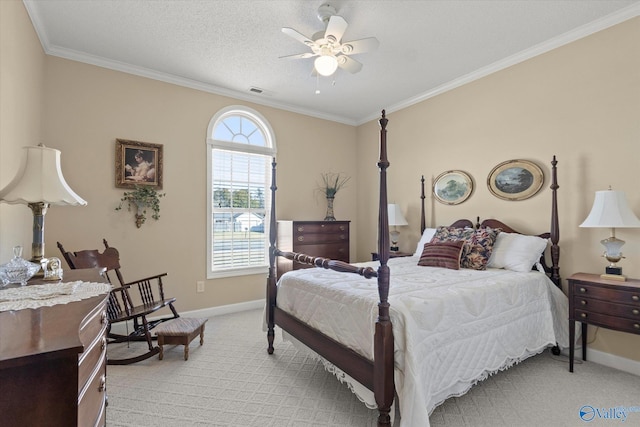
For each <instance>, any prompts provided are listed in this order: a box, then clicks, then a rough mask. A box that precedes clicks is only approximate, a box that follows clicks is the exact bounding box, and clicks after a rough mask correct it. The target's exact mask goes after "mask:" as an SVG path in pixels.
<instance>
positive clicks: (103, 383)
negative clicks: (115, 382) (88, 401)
mask: <svg viewBox="0 0 640 427" xmlns="http://www.w3.org/2000/svg"><path fill="white" fill-rule="evenodd" d="M106 388H107V377H105V376H104V375H103V376H102V377H100V385H99V386H98V391H99V392H100V393H102V392H103V391H104V390H105V389H106Z"/></svg>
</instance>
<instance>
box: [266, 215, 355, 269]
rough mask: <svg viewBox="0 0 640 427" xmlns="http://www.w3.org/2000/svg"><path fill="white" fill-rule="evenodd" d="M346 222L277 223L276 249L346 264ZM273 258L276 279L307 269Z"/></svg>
mask: <svg viewBox="0 0 640 427" xmlns="http://www.w3.org/2000/svg"><path fill="white" fill-rule="evenodd" d="M349 222H350V221H278V243H277V246H278V249H280V250H281V251H288V252H298V253H303V254H306V255H311V256H317V257H324V258H330V259H335V260H338V261H344V262H349ZM309 267H310V266H306V265H302V264H298V263H294V262H293V261H291V260H288V259H285V258H283V257H277V276H278V278H280V276H281V275H282V274H284V273H286V272H287V271H290V270H298V269H300V268H309Z"/></svg>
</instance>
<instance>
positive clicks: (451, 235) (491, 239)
mask: <svg viewBox="0 0 640 427" xmlns="http://www.w3.org/2000/svg"><path fill="white" fill-rule="evenodd" d="M500 231H501V230H499V229H495V228H488V227H487V228H481V229H478V230H474V229H473V228H454V227H438V228H437V230H436V234H435V235H434V236H433V239H431V243H441V242H450V241H454V242H455V241H463V242H464V243H465V245H464V247H463V249H462V258H461V262H460V267H462V268H471V269H473V270H486V269H487V262H488V261H489V257H490V256H491V251H492V250H493V244H494V243H495V241H496V237H497V236H498V234H499V233H500Z"/></svg>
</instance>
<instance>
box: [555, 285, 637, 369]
mask: <svg viewBox="0 0 640 427" xmlns="http://www.w3.org/2000/svg"><path fill="white" fill-rule="evenodd" d="M567 280H568V283H569V372H573V355H574V342H575V326H576V323H575V322H581V323H582V360H587V325H594V326H600V327H602V328H607V329H613V330H615V331H621V332H629V333H632V334H638V335H640V280H635V279H627V281H625V282H620V281H617V280H606V279H602V278H600V275H598V274H587V273H576V274H574V275H573V276H571V277H569V279H567Z"/></svg>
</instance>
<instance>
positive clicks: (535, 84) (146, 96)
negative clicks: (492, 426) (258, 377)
mask: <svg viewBox="0 0 640 427" xmlns="http://www.w3.org/2000/svg"><path fill="white" fill-rule="evenodd" d="M0 24H1V25H0V31H1V32H0V36H1V38H0V71H1V74H0V89H1V90H2V91H1V96H0V167H1V169H0V186H4V185H6V183H8V181H9V180H10V179H11V177H12V176H13V174H14V173H15V170H16V169H17V164H16V159H17V158H19V151H20V149H19V147H21V146H22V145H27V144H33V143H37V142H39V141H40V139H42V141H43V142H45V143H46V144H47V145H48V146H50V147H53V148H58V149H60V150H61V151H62V153H63V154H62V169H63V172H64V175H65V177H66V179H67V181H68V183H69V184H70V186H71V187H72V188H73V189H74V190H75V191H76V192H77V193H78V194H80V195H81V196H82V197H83V198H85V199H86V200H87V201H88V202H89V205H88V206H87V207H74V208H72V207H59V208H58V207H55V208H51V209H50V210H49V213H48V214H47V219H46V221H47V222H46V224H47V230H46V244H47V247H46V255H47V256H53V255H56V256H57V255H58V251H57V248H56V247H55V242H56V241H58V240H59V241H61V242H63V243H64V244H65V245H66V246H67V248H68V249H77V248H87V247H95V248H98V247H100V242H101V239H102V238H103V237H106V238H107V239H108V240H109V241H110V243H111V244H112V245H114V246H116V247H118V248H119V249H120V250H121V252H122V257H123V260H124V262H125V263H126V268H125V274H126V275H127V276H128V277H130V278H134V277H139V276H141V275H145V274H152V273H155V272H160V271H165V270H166V271H168V272H169V274H170V276H169V280H168V282H167V283H168V286H169V289H170V293H171V294H173V295H175V296H177V297H178V301H179V303H178V308H179V309H180V310H183V311H186V310H195V309H198V308H205V307H211V306H219V305H226V304H232V303H237V302H244V301H250V300H255V299H260V298H262V297H263V295H264V276H262V275H256V276H249V277H242V278H230V279H219V280H208V281H207V284H206V291H205V293H204V294H196V292H195V282H196V281H197V280H204V276H205V260H204V258H205V241H206V239H205V229H206V227H205V221H206V219H205V216H206V206H205V201H206V186H205V179H206V177H205V175H206V160H205V159H206V156H205V137H206V135H205V134H206V129H207V125H208V123H209V120H210V118H211V117H212V116H213V115H214V114H215V113H216V111H218V110H219V109H220V108H223V107H226V106H228V105H232V104H245V105H248V106H250V107H252V108H254V109H256V110H258V111H259V112H260V113H261V114H262V115H263V116H264V117H266V119H267V120H268V121H269V122H270V123H271V126H272V127H273V129H274V131H275V134H276V142H277V147H278V165H279V166H278V183H279V185H278V187H279V190H278V218H281V219H289V218H295V219H322V218H323V217H324V211H325V203H324V201H323V200H321V199H318V198H317V197H316V195H315V194H314V191H313V189H314V187H315V186H316V182H317V181H318V179H319V177H320V173H322V172H326V171H335V172H345V173H347V174H348V175H350V176H352V181H351V183H350V185H349V186H348V187H347V188H346V189H345V190H344V191H343V192H341V193H340V194H339V195H338V198H337V199H336V216H337V217H338V218H339V219H350V220H352V221H353V228H352V230H353V231H352V250H353V256H352V261H360V260H366V259H367V258H368V256H369V253H370V252H371V251H373V250H375V249H376V238H377V237H376V232H375V229H376V224H375V223H376V218H377V213H376V212H377V211H376V203H377V194H378V188H377V182H378V180H377V178H378V175H377V167H376V162H377V156H378V125H377V123H375V122H371V123H367V124H365V125H362V126H359V127H357V128H354V127H351V126H346V125H341V124H337V123H333V122H328V121H323V120H319V119H314V118H310V117H307V116H303V115H299V114H294V113H290V112H285V111H281V110H278V109H274V108H269V107H263V106H260V105H251V104H248V103H245V102H239V101H237V100H233V99H230V98H225V97H222V96H217V95H214V94H210V93H204V92H199V91H196V90H191V89H187V88H183V87H178V86H175V85H171V84H167V83H162V82H158V81H153V80H149V79H145V78H141V77H136V76H133V75H128V74H124V73H119V72H115V71H111V70H107V69H101V68H98V67H94V66H90V65H86V64H81V63H77V62H73V61H68V60H64V59H60V58H55V57H45V56H44V54H43V53H42V49H41V47H40V46H39V44H38V40H37V37H36V36H35V32H34V31H33V27H32V26H31V23H30V21H29V19H28V16H27V14H26V12H25V10H24V6H23V5H22V3H21V2H19V1H17V0H11V1H9V2H7V1H0ZM638 52H640V18H635V19H634V20H630V21H628V22H625V23H622V24H620V25H617V26H615V27H613V28H610V29H607V30H604V31H602V32H600V33H597V34H595V35H592V36H590V37H587V38H585V39H582V40H579V41H577V42H574V43H571V44H570V45H567V46H564V47H562V48H559V49H556V50H554V51H552V52H549V53H547V54H544V55H541V56H539V57H537V58H534V59H532V60H529V61H526V62H524V63H522V64H519V65H516V66H513V67H510V68H509V69H506V70H503V71H501V72H498V73H495V74H493V75H491V76H488V77H486V78H483V79H480V80H478V81H476V82H473V83H471V84H467V85H465V86H463V87H460V88H458V89H455V90H453V91H450V92H447V93H445V94H442V95H440V96H437V97H434V98H432V99H429V100H427V101H424V102H422V103H420V104H417V105H414V106H412V107H409V108H406V109H404V110H402V111H399V112H395V113H392V114H390V115H389V119H390V123H389V128H388V130H389V159H390V161H391V167H390V169H389V199H390V201H394V202H396V203H399V204H400V205H401V206H402V208H403V209H404V211H405V213H406V216H407V219H408V220H409V223H410V225H409V226H408V227H404V228H402V238H401V246H402V249H404V250H413V249H414V246H415V244H416V242H417V240H418V233H419V230H418V227H419V222H418V221H419V179H420V175H422V174H424V175H425V177H426V178H427V183H428V184H430V182H431V179H432V178H433V177H435V176H436V175H438V174H439V173H441V172H443V171H446V170H450V169H461V170H464V171H466V172H468V173H469V174H471V175H472V176H473V178H474V180H475V185H476V189H475V192H474V194H473V195H472V197H471V198H470V199H469V200H468V201H466V202H465V203H463V204H461V205H459V206H444V205H441V204H438V203H437V202H433V201H432V200H431V199H430V198H428V199H427V200H428V201H429V206H428V212H429V225H438V224H446V223H448V222H451V221H452V220H454V219H457V218H459V217H469V218H474V217H475V216H481V217H483V218H487V217H497V218H501V219H503V220H505V221H506V222H508V223H510V224H512V225H513V226H514V227H516V228H519V229H521V230H522V231H525V232H540V231H543V230H546V229H548V224H549V218H548V212H549V209H550V197H549V190H548V177H549V161H550V159H551V157H552V155H554V154H555V155H557V157H558V161H559V165H558V166H559V184H560V190H559V207H560V227H561V247H562V253H561V274H562V275H563V276H564V277H567V276H568V275H570V274H571V273H573V272H577V271H590V272H599V271H601V270H602V269H603V267H604V260H603V259H602V258H600V257H599V254H600V253H601V252H602V248H601V246H600V244H599V243H598V242H599V240H601V239H603V238H605V237H607V236H608V231H607V230H594V229H580V228H578V225H579V224H580V222H581V221H582V220H583V219H584V218H585V217H586V215H587V213H588V211H589V208H590V206H591V203H592V200H593V194H594V191H596V190H600V189H605V188H606V187H607V186H608V185H611V186H613V188H615V189H621V190H625V191H626V192H627V196H628V198H629V201H630V203H631V206H632V207H633V209H634V210H635V212H636V213H638V214H640V192H638V191H637V190H636V189H635V187H634V186H633V183H635V181H636V171H637V170H638V166H640V164H639V162H640V156H639V154H640V148H638V146H639V145H638V141H640V120H638V112H639V111H640V56H639V55H638ZM43 76H44V77H43ZM41 106H43V108H44V109H43V110H41ZM41 137H42V138H41ZM116 138H125V139H133V140H139V141H145V142H152V143H158V144H163V145H164V149H165V164H164V167H165V169H164V184H165V185H164V190H165V191H166V193H167V196H166V197H165V198H164V199H162V203H161V207H162V211H161V219H160V221H157V222H156V221H153V220H148V221H147V223H146V224H144V225H143V226H142V228H140V229H136V228H135V225H134V220H133V213H128V212H126V211H120V212H116V211H115V210H114V208H115V207H116V206H117V205H118V201H119V199H120V197H121V194H122V192H123V190H121V189H116V188H115V186H114V179H115V178H114V144H115V139H116ZM514 158H523V159H529V160H533V161H535V162H537V163H538V164H540V165H541V166H542V167H543V169H544V171H545V174H546V177H547V182H545V187H544V190H543V191H541V192H540V193H539V194H538V195H536V196H534V197H533V198H531V199H529V200H526V201H521V202H506V201H502V200H499V199H497V198H495V197H493V196H491V195H490V193H489V191H488V190H487V188H486V184H485V182H486V176H487V174H488V172H489V171H490V169H491V168H492V167H493V166H494V165H496V164H497V163H499V162H501V161H504V160H508V159H514ZM356 190H357V191H356ZM0 232H1V239H0V255H2V256H1V261H2V262H4V261H6V259H7V257H8V251H9V250H10V248H11V246H13V245H14V244H15V243H18V242H22V243H23V244H25V245H27V246H28V243H29V242H30V241H31V213H30V211H29V210H28V209H27V208H26V207H24V206H6V205H2V204H0ZM618 237H620V238H623V239H625V240H626V241H627V245H626V246H625V248H624V252H625V254H626V256H627V259H626V260H624V261H623V263H622V266H623V267H624V271H625V273H626V274H627V275H629V276H635V277H640V263H638V262H637V261H640V230H619V232H618ZM592 347H593V348H597V349H600V350H602V351H605V352H609V353H613V354H617V355H620V356H623V357H627V358H630V359H635V360H640V356H639V354H640V351H639V349H640V338H639V337H636V336H632V335H629V334H622V333H616V332H611V331H607V330H604V329H602V330H600V332H599V333H598V335H597V338H596V339H595V342H594V343H593V344H592Z"/></svg>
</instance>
